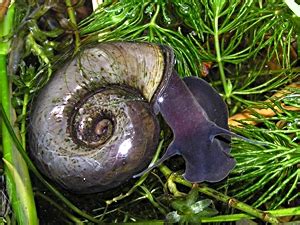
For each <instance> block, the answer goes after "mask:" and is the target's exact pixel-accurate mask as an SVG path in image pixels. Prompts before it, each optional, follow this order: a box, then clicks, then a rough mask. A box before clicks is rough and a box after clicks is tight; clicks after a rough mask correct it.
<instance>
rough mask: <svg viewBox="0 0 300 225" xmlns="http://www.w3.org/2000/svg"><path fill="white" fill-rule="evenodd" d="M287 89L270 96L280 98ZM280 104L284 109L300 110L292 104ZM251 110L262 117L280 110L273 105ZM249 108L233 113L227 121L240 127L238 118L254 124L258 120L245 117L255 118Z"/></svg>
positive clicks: (298, 85) (291, 86)
mask: <svg viewBox="0 0 300 225" xmlns="http://www.w3.org/2000/svg"><path fill="white" fill-rule="evenodd" d="M287 87H290V88H300V84H299V83H292V84H290V85H288V86H287ZM288 93H289V91H288V90H286V89H282V90H280V91H278V92H276V93H275V94H274V95H272V97H271V98H280V97H282V96H283V95H285V94H288ZM265 102H270V100H266V101H265ZM281 106H282V107H283V108H284V109H286V110H290V111H300V108H298V107H294V106H286V105H285V104H283V103H282V104H281ZM251 111H252V112H253V111H255V112H256V113H258V114H260V115H262V116H264V117H272V116H275V115H276V112H275V111H277V112H281V110H280V109H279V108H278V107H276V106H274V107H272V108H267V109H259V108H252V109H251ZM251 111H250V110H248V109H246V110H244V111H242V112H240V113H238V114H235V115H233V116H231V117H230V118H229V119H228V123H229V125H230V126H237V127H240V126H242V124H241V123H240V122H239V121H240V120H244V121H243V122H244V123H247V124H252V125H256V124H257V123H258V122H257V121H252V120H247V119H251V118H255V116H253V115H252V114H253V113H252V112H251Z"/></svg>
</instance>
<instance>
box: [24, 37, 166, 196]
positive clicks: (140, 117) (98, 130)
mask: <svg viewBox="0 0 300 225" xmlns="http://www.w3.org/2000/svg"><path fill="white" fill-rule="evenodd" d="M166 54H167V55H168V57H166ZM166 58H167V59H169V60H167V61H166ZM168 64H172V53H171V52H169V50H168V49H167V48H166V49H164V48H163V47H161V46H157V45H152V44H149V43H124V42H120V43H103V44H98V45H97V46H94V47H91V48H86V49H84V50H83V51H82V52H80V54H79V55H78V56H76V57H75V58H74V59H72V60H71V61H70V62H69V63H67V64H66V65H65V66H64V67H63V68H62V69H60V70H59V71H57V73H56V74H55V75H54V77H53V79H52V80H51V81H50V82H49V83H48V84H47V85H46V86H45V87H44V88H43V89H42V90H41V92H40V93H39V95H38V97H37V98H36V100H35V104H34V106H33V109H32V113H31V117H30V131H29V137H30V150H31V156H32V158H33V160H34V161H35V163H36V164H37V166H38V167H39V169H40V170H41V171H42V172H43V173H44V174H45V175H46V176H48V177H49V178H51V179H53V180H55V181H56V182H57V183H59V184H61V185H62V186H63V187H65V188H67V189H69V190H71V191H75V192H80V193H91V192H97V191H103V190H106V189H109V188H112V187H115V186H118V185H119V184H121V183H123V182H124V181H125V180H127V179H129V178H130V177H132V175H134V174H135V173H137V172H138V171H140V170H142V169H143V168H144V167H145V166H147V165H148V163H149V161H150V160H151V158H152V155H153V154H154V151H155V149H156V146H157V143H158V138H159V125H158V121H157V119H156V116H155V113H154V111H153V107H152V102H153V99H154V98H155V96H156V95H157V93H158V92H160V91H161V89H163V88H164V84H163V83H164V82H165V81H164V80H166V77H165V74H166V67H167V66H168ZM149 103H150V104H149Z"/></svg>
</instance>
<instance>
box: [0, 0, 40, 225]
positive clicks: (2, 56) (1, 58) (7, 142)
mask: <svg viewBox="0 0 300 225" xmlns="http://www.w3.org/2000/svg"><path fill="white" fill-rule="evenodd" d="M14 11H15V4H14V3H13V4H11V5H10V6H9V9H8V11H7V14H6V16H5V17H4V20H3V21H1V22H0V40H1V41H0V98H1V103H2V105H3V111H4V113H5V114H6V115H7V116H8V120H9V121H12V120H13V116H12V115H13V113H12V109H11V88H10V86H11V85H10V82H9V80H8V74H7V54H8V52H9V48H10V43H11V41H10V37H11V36H12V30H13V20H14ZM1 128H2V147H3V160H4V161H5V162H6V163H5V166H4V171H5V177H6V187H7V192H8V195H9V199H10V202H11V204H12V209H13V212H14V214H15V215H16V218H17V221H18V223H19V224H38V218H37V213H36V207H35V202H34V197H33V192H32V187H31V182H30V177H29V173H28V168H27V165H26V163H25V161H24V160H23V159H22V157H21V155H20V154H19V152H18V151H16V149H15V148H14V146H13V144H12V141H11V137H10V132H9V130H8V129H7V127H6V126H5V123H3V121H2V125H1Z"/></svg>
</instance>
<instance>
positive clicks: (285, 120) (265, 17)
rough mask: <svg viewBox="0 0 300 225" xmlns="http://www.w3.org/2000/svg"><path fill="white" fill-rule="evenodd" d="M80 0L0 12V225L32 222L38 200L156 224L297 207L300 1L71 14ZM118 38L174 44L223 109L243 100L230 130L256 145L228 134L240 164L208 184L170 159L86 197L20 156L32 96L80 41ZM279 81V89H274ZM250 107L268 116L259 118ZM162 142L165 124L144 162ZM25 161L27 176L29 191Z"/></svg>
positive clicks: (110, 8)
mask: <svg viewBox="0 0 300 225" xmlns="http://www.w3.org/2000/svg"><path fill="white" fill-rule="evenodd" d="M81 4H84V1H79V3H78V4H75V5H72V1H69V0H66V1H58V0H56V1H45V3H44V4H39V3H38V1H35V0H28V1H21V0H16V1H11V5H10V7H9V10H8V12H7V13H6V14H5V17H4V20H2V21H0V87H1V88H0V96H1V110H0V117H1V122H2V130H1V132H0V136H1V138H2V139H1V140H2V142H1V143H0V152H1V157H3V160H2V161H1V163H0V165H2V164H5V168H4V172H2V170H0V175H4V176H5V177H6V184H7V192H8V196H9V199H10V202H11V204H12V212H11V213H6V214H5V215H0V223H1V222H2V221H6V222H7V223H9V224H14V223H15V222H14V221H15V220H17V221H18V222H19V223H20V224H36V223H37V215H36V209H35V205H36V206H37V207H39V208H41V207H42V206H41V205H43V204H44V205H45V204H46V205H47V207H48V209H47V210H48V211H49V214H50V215H56V214H57V212H61V213H60V214H59V216H56V217H58V218H55V219H59V220H60V221H63V222H64V223H71V221H72V222H73V223H84V222H88V221H91V222H94V223H97V222H99V221H104V222H128V223H129V222H136V221H142V222H145V223H146V222H148V223H151V224H153V223H159V224H161V223H162V221H163V220H164V219H166V218H168V220H169V221H179V222H181V223H189V222H195V221H199V222H222V221H237V220H240V219H254V218H258V219H260V220H264V221H269V222H272V223H277V222H278V221H280V218H279V217H282V216H299V215H300V207H298V205H299V197H300V196H299V193H298V188H299V185H298V182H299V175H300V171H299V162H300V145H299V137H300V127H299V121H300V115H299V109H300V100H299V99H300V91H299V90H300V89H299V83H298V86H297V85H296V82H297V81H298V80H299V74H300V67H299V55H300V54H299V53H300V50H299V49H300V48H299V45H300V22H299V21H300V20H299V17H297V16H296V14H294V12H297V10H298V8H295V9H290V8H289V7H288V6H287V5H286V4H285V3H284V2H282V1H276V0H265V1H263V0H256V1H254V0H245V1H236V0H213V1H209V0H199V1H196V0H172V1H167V0H119V1H112V0H111V1H104V3H103V4H102V5H100V6H99V8H98V9H97V10H96V11H95V12H93V13H92V14H91V15H90V16H88V17H87V18H85V19H84V20H82V21H79V20H78V19H77V20H76V15H78V14H79V11H77V8H78V7H80V6H81ZM289 6H290V7H293V5H292V4H290V5H289ZM0 9H1V8H0ZM0 18H1V17H0ZM13 35H14V38H12V37H13ZM117 40H118V41H125V40H129V41H146V42H154V43H160V44H164V45H169V46H171V47H172V48H173V49H174V52H175V55H176V69H177V71H178V73H179V74H180V75H181V76H182V77H185V76H197V77H203V78H204V79H206V80H207V81H209V82H210V83H211V84H212V85H213V86H214V87H215V88H216V89H217V90H218V91H219V93H220V94H221V95H222V97H223V98H224V100H225V101H226V103H227V104H228V108H229V113H230V115H234V114H236V113H238V112H241V111H243V110H244V109H246V108H247V109H248V112H250V113H252V117H248V118H246V119H245V120H244V121H242V122H241V126H242V127H232V129H233V130H234V131H235V132H237V133H239V134H241V135H244V136H245V137H247V138H250V139H254V140H259V141H261V142H264V143H265V145H257V144H254V143H248V142H244V141H242V140H239V139H234V140H233V142H232V155H233V156H234V157H235V158H236V160H237V166H236V168H235V169H234V170H233V171H232V173H231V174H230V176H229V177H228V179H226V180H225V181H223V182H220V183H217V184H200V185H199V186H197V185H194V186H193V187H192V184H190V183H188V182H187V181H185V180H184V179H183V178H182V177H181V176H180V174H182V169H183V165H182V161H181V160H180V159H179V158H175V159H172V160H169V162H167V163H166V165H162V166H160V167H159V169H156V170H154V171H153V172H152V173H150V174H148V175H144V176H143V177H141V178H140V179H139V180H132V181H130V182H129V183H127V184H125V185H123V186H122V187H120V188H119V189H113V190H112V191H109V193H103V194H99V195H96V196H93V197H91V198H88V197H86V198H85V197H81V198H82V199H84V200H78V197H76V196H74V195H71V194H68V193H65V192H63V191H62V190H58V189H57V188H55V187H54V186H53V185H52V184H50V183H49V182H48V181H47V180H45V179H44V178H43V177H42V175H40V173H39V172H38V170H37V169H36V168H35V166H34V164H33V163H32V162H31V161H30V158H29V157H28V156H27V153H26V143H27V140H26V127H27V126H28V124H27V120H26V119H27V117H28V113H30V103H31V100H32V99H33V97H34V96H35V94H36V93H37V91H38V90H40V89H41V88H42V87H43V86H44V85H45V84H46V83H47V82H48V81H49V79H50V78H51V76H52V75H53V73H54V72H55V70H56V69H57V68H59V67H60V66H61V65H62V64H63V63H64V61H66V60H67V59H68V58H70V57H71V56H72V55H73V54H76V52H78V51H80V48H83V47H84V46H85V45H88V44H92V43H97V42H105V41H117ZM8 53H9V59H7V55H8ZM291 83H293V84H294V85H293V86H287V85H289V84H291ZM282 89H285V90H286V92H285V93H284V94H282V95H280V96H278V95H276V96H273V95H274V93H276V92H278V91H279V90H282ZM266 100H268V101H266ZM256 109H269V110H270V111H271V112H272V113H271V114H269V115H268V116H265V115H263V114H261V113H260V111H259V110H256ZM250 122H251V123H250ZM170 141H171V135H170V132H169V131H168V129H167V128H166V129H163V131H162V133H161V142H160V145H159V147H158V151H157V154H156V155H155V157H154V159H153V160H156V159H157V158H158V157H159V153H160V152H161V151H164V150H165V148H166V147H167V146H168V144H169V143H170ZM14 146H15V147H14ZM18 153H21V154H18ZM21 156H22V157H21ZM171 161H172V162H171ZM27 167H28V168H29V170H30V171H31V173H32V176H31V177H32V180H33V181H35V182H34V185H33V186H34V189H33V191H32V189H31V180H30V179H29V175H28V172H27ZM0 169H1V168H0ZM2 173H3V174H2ZM22 184H24V185H22ZM16 186H17V187H20V189H21V190H19V191H18V188H16ZM23 188H24V189H23ZM33 193H34V194H35V197H36V201H35V202H34V201H33ZM0 194H1V192H0ZM65 196H67V197H65ZM0 199H1V196H0ZM91 199H93V200H94V201H95V199H97V201H96V203H95V204H92V203H90V201H91ZM72 202H73V203H72ZM35 203H36V204H35ZM75 205H76V206H75ZM137 205H138V206H139V207H137ZM0 206H1V203H0ZM88 206H89V207H88ZM51 210H52V211H53V212H52V214H51ZM40 211H42V210H40ZM264 211H267V213H265V212H264ZM0 212H1V208H0ZM55 213H56V214H55ZM1 216H3V217H1ZM38 217H39V218H40V217H41V216H40V215H38ZM59 217H61V218H59ZM40 219H41V218H40ZM43 219H44V218H43ZM45 219H47V218H45ZM296 219H297V218H296Z"/></svg>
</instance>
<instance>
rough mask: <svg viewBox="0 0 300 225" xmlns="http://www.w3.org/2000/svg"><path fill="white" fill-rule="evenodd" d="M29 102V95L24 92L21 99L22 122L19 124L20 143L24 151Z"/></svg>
mask: <svg viewBox="0 0 300 225" xmlns="http://www.w3.org/2000/svg"><path fill="white" fill-rule="evenodd" d="M28 101H29V94H28V93H27V92H26V93H25V94H24V97H23V107H22V122H21V132H20V133H21V142H22V145H23V148H24V150H25V151H26V117H27V105H28Z"/></svg>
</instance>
